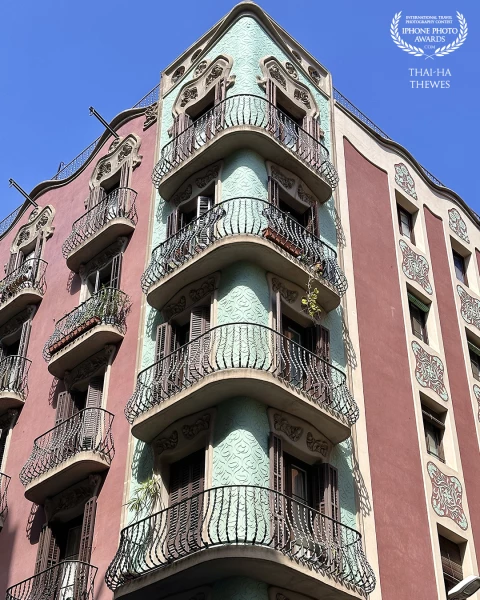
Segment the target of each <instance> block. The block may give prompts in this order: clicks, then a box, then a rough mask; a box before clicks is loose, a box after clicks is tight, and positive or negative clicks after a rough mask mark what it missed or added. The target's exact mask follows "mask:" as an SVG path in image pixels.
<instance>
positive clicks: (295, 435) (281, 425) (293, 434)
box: [273, 413, 303, 442]
mask: <svg viewBox="0 0 480 600" xmlns="http://www.w3.org/2000/svg"><path fill="white" fill-rule="evenodd" d="M273 419H274V426H275V429H276V430H277V431H283V433H284V434H285V435H286V436H287V437H289V438H290V439H291V440H292V442H298V440H299V439H300V437H301V435H302V433H303V428H302V427H295V426H294V425H290V423H289V422H288V420H287V419H286V418H285V417H283V416H282V415H280V414H278V413H275V415H274V416H273Z"/></svg>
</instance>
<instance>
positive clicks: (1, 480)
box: [0, 473, 10, 529]
mask: <svg viewBox="0 0 480 600" xmlns="http://www.w3.org/2000/svg"><path fill="white" fill-rule="evenodd" d="M9 485H10V477H9V476H8V475H5V473H0V529H2V527H3V524H4V523H5V519H6V518H7V514H8V502H7V492H8V486H9Z"/></svg>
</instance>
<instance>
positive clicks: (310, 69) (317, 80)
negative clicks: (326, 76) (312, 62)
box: [308, 67, 322, 85]
mask: <svg viewBox="0 0 480 600" xmlns="http://www.w3.org/2000/svg"><path fill="white" fill-rule="evenodd" d="M308 74H309V75H310V77H311V78H312V79H313V81H314V82H315V83H316V84H317V85H318V84H319V83H320V81H321V79H322V76H321V75H320V73H319V72H318V71H317V69H314V68H313V67H308Z"/></svg>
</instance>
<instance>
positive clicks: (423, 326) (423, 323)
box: [408, 294, 428, 345]
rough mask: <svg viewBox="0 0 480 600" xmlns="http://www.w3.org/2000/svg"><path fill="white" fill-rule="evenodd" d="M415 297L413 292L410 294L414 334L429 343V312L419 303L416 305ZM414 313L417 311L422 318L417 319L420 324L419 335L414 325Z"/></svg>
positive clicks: (411, 321) (409, 308)
mask: <svg viewBox="0 0 480 600" xmlns="http://www.w3.org/2000/svg"><path fill="white" fill-rule="evenodd" d="M412 298H413V299H415V296H413V294H409V297H408V311H409V315H410V326H411V329H412V334H413V335H414V336H415V337H416V338H418V339H419V340H421V341H422V342H423V343H424V344H427V345H428V331H427V315H428V312H427V311H425V310H422V309H421V308H420V307H419V306H418V305H416V304H415V303H414V301H413V300H412ZM413 313H416V314H417V315H418V316H419V317H420V319H416V321H417V323H418V324H419V326H420V335H418V334H417V333H416V332H415V327H414V320H415V316H414V314H413Z"/></svg>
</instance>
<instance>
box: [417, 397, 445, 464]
mask: <svg viewBox="0 0 480 600" xmlns="http://www.w3.org/2000/svg"><path fill="white" fill-rule="evenodd" d="M422 417H423V429H424V432H425V443H426V445H427V452H428V453H429V454H431V455H432V456H435V457H436V458H438V459H439V460H441V461H442V462H445V455H444V453H443V434H444V431H445V425H444V423H443V419H442V416H441V415H439V414H437V413H435V411H433V410H432V409H430V408H428V407H427V406H425V405H423V404H422Z"/></svg>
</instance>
